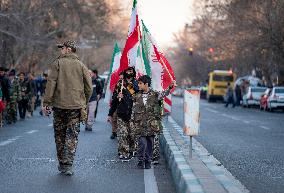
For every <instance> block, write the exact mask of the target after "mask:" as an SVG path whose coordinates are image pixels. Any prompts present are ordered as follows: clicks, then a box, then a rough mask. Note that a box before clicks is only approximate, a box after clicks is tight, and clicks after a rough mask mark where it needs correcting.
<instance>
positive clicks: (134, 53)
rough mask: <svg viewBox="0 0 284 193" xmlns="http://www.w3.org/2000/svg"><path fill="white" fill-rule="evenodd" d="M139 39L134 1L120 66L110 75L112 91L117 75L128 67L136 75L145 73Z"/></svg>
mask: <svg viewBox="0 0 284 193" xmlns="http://www.w3.org/2000/svg"><path fill="white" fill-rule="evenodd" d="M140 39H141V31H140V26H139V17H138V11H137V0H134V1H133V7H132V14H131V19H130V26H129V30H128V35H127V39H126V43H125V46H124V49H123V52H122V55H121V58H120V66H119V69H118V70H117V71H116V72H114V73H112V75H111V79H110V88H111V90H112V91H113V90H114V88H115V85H116V83H117V82H118V80H119V73H120V72H122V71H124V70H126V69H127V68H128V67H130V66H133V67H135V70H136V71H137V74H144V73H145V69H144V65H143V58H142V56H141V53H142V52H141V49H140Z"/></svg>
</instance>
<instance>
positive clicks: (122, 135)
mask: <svg viewBox="0 0 284 193" xmlns="http://www.w3.org/2000/svg"><path fill="white" fill-rule="evenodd" d="M123 77H124V78H123V79H122V80H119V82H118V83H117V85H116V87H115V91H114V93H113V96H112V101H111V108H110V109H109V114H108V120H109V121H111V120H112V116H113V114H114V112H115V111H116V113H117V127H118V128H117V129H118V131H117V132H118V133H117V139H118V154H119V158H120V159H122V161H129V160H130V159H131V157H132V155H133V152H134V151H135V135H134V133H133V131H131V129H130V125H129V121H130V118H131V113H132V106H133V101H132V96H133V95H134V94H135V93H137V92H138V91H139V87H138V83H137V80H136V79H135V77H136V73H135V69H134V68H133V67H129V68H128V69H126V70H125V72H124V75H123Z"/></svg>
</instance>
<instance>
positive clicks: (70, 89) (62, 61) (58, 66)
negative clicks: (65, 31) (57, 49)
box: [43, 53, 93, 109]
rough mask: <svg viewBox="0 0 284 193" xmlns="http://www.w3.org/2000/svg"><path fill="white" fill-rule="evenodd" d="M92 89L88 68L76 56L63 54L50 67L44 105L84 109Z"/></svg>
mask: <svg viewBox="0 0 284 193" xmlns="http://www.w3.org/2000/svg"><path fill="white" fill-rule="evenodd" d="M92 89H93V88H92V79H91V76H90V73H89V70H88V68H87V67H86V66H85V65H84V64H83V63H82V62H81V61H80V60H79V58H78V56H77V55H76V54H74V53H69V54H63V55H61V56H59V57H58V58H57V59H56V60H55V61H54V62H53V63H52V64H51V66H50V72H49V75H48V79H47V84H46V88H45V95H44V100H43V105H44V106H53V107H57V108H61V109H82V108H85V107H86V105H87V103H88V102H89V99H90V97H91V94H92Z"/></svg>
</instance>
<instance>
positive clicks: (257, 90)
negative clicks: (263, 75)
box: [243, 86, 267, 108]
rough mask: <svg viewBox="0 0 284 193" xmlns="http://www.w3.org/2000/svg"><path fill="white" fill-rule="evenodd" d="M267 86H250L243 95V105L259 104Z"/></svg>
mask: <svg viewBox="0 0 284 193" xmlns="http://www.w3.org/2000/svg"><path fill="white" fill-rule="evenodd" d="M266 89H267V88H266V87H252V86H250V87H248V90H247V93H246V94H244V95H243V107H248V108H249V107H251V106H259V104H260V98H261V95H262V94H263V93H264V92H265V91H266Z"/></svg>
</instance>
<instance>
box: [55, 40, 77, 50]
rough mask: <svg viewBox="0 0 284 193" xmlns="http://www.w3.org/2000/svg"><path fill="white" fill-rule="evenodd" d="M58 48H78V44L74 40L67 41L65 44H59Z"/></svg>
mask: <svg viewBox="0 0 284 193" xmlns="http://www.w3.org/2000/svg"><path fill="white" fill-rule="evenodd" d="M57 47H58V48H63V47H67V48H74V49H76V48H77V45H76V42H75V41H73V40H67V41H66V42H64V43H63V44H57Z"/></svg>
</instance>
